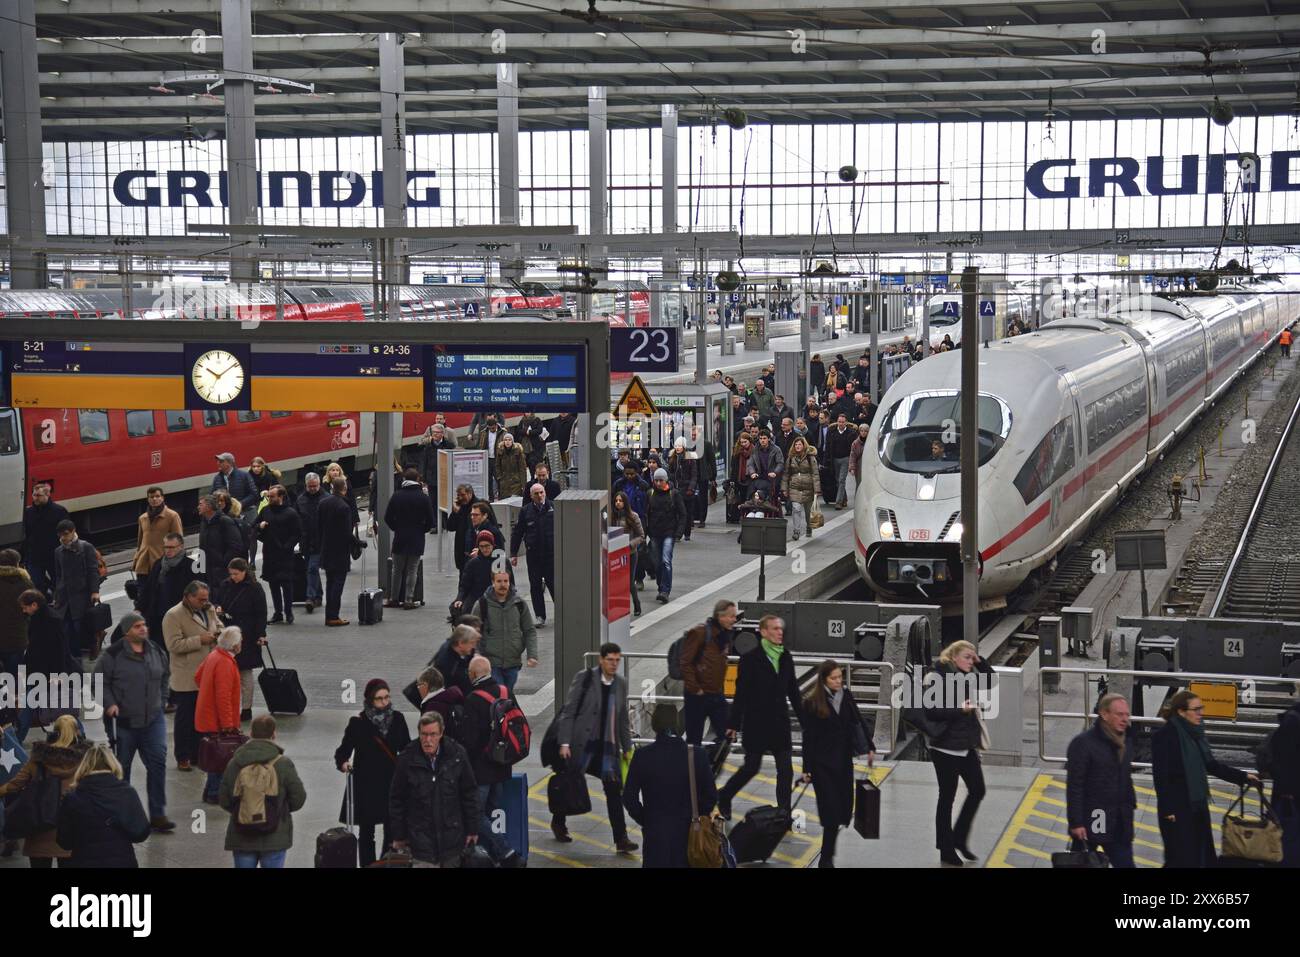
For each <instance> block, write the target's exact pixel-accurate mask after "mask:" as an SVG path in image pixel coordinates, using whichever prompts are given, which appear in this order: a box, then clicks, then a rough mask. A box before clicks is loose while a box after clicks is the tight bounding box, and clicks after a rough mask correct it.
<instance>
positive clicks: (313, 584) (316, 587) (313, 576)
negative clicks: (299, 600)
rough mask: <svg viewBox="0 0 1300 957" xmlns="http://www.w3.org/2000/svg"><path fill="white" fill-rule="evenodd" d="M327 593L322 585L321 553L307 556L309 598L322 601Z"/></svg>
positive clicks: (309, 599)
mask: <svg viewBox="0 0 1300 957" xmlns="http://www.w3.org/2000/svg"><path fill="white" fill-rule="evenodd" d="M324 595H325V592H324V590H323V589H322V588H321V587H320V555H319V554H316V555H308V556H307V599H308V601H316V602H318V601H320V600H321V598H323V597H324Z"/></svg>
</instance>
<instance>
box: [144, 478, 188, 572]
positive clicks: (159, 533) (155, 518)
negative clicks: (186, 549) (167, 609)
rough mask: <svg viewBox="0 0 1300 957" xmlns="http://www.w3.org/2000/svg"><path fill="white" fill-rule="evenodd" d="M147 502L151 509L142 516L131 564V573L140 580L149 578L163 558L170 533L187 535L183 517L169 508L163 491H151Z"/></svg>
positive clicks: (156, 488)
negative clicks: (166, 539) (155, 564)
mask: <svg viewBox="0 0 1300 957" xmlns="http://www.w3.org/2000/svg"><path fill="white" fill-rule="evenodd" d="M147 501H148V503H149V507H148V508H147V509H145V510H144V512H142V513H141V514H140V522H139V527H138V528H137V530H136V536H135V558H134V559H133V560H132V562H131V571H133V572H135V574H136V576H137V577H139V578H145V577H147V576H148V574H149V569H151V568H153V564H154V562H156V561H158V559H160V558H162V554H163V539H164V538H166V537H167V534H168V533H169V532H175V533H176V534H177V535H184V534H185V529H183V528H181V517H180V516H179V515H177V514H176V513H175V512H174V511H172V510H171V509H170V508H168V507H167V503H166V501H164V500H163V490H162V489H160V488H159V487H158V486H156V485H155V486H154V487H153V488H151V489H149V493H148V498H147Z"/></svg>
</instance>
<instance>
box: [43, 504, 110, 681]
mask: <svg viewBox="0 0 1300 957" xmlns="http://www.w3.org/2000/svg"><path fill="white" fill-rule="evenodd" d="M56 531H57V532H58V535H59V547H58V550H57V551H55V553H54V605H55V607H56V608H57V609H58V610H59V612H60V613H61V614H62V615H63V631H64V633H65V634H66V635H67V636H68V652H69V654H71V655H72V657H74V658H80V657H81V655H82V652H83V650H84V649H85V646H86V644H87V643H92V642H93V639H92V636H90V635H87V634H86V628H87V625H88V618H89V616H90V609H91V606H92V605H97V604H99V586H100V577H99V553H98V552H97V551H95V546H94V545H92V544H90V542H87V541H83V540H82V539H80V538H78V537H77V526H76V525H74V524H73V522H72V520H71V519H66V518H65V519H64V520H63V521H61V522H59V524H58V527H57V528H56ZM97 651H98V645H97V644H96V645H95V647H94V648H93V649H92V650H91V655H90V656H91V657H92V658H93V657H95V654H96V653H97Z"/></svg>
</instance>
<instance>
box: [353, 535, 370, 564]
mask: <svg viewBox="0 0 1300 957" xmlns="http://www.w3.org/2000/svg"><path fill="white" fill-rule="evenodd" d="M366 547H367V545H366V543H365V542H363V541H362V540H361V539H360V538H358V537H357V536H356V535H353V536H352V560H353V561H354V562H355V561H358V560H359V559H360V558H361V553H362V552H364V551H365V550H366Z"/></svg>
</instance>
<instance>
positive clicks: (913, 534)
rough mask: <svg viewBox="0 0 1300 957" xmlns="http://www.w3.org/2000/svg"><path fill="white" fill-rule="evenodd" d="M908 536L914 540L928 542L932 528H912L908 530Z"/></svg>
mask: <svg viewBox="0 0 1300 957" xmlns="http://www.w3.org/2000/svg"><path fill="white" fill-rule="evenodd" d="M907 537H908V538H909V539H911V540H912V541H914V542H928V541H929V540H930V530H929V529H928V528H911V529H908V531H907Z"/></svg>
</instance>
